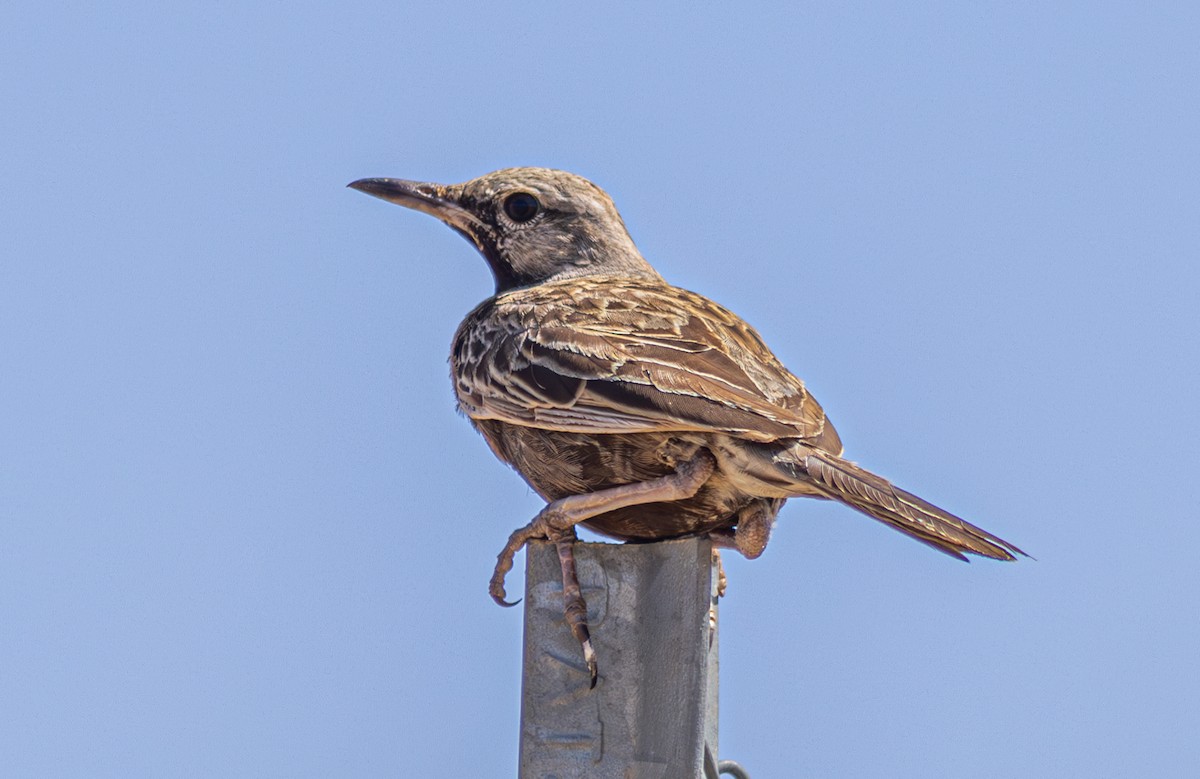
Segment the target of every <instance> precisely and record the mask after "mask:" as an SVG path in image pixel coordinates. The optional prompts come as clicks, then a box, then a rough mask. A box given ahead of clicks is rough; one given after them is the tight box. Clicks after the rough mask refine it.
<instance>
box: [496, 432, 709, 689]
mask: <svg viewBox="0 0 1200 779" xmlns="http://www.w3.org/2000/svg"><path fill="white" fill-rule="evenodd" d="M716 465H717V461H716V459H714V458H713V456H712V454H711V453H709V451H708V450H707V449H701V450H700V451H698V452H697V453H696V455H695V456H694V457H692V459H690V460H688V461H687V462H685V463H683V464H682V465H680V466H679V467H678V468H676V469H675V472H674V473H671V474H667V475H666V476H663V477H660V478H658V479H651V480H650V481H643V482H637V483H636V484H624V485H621V486H620V487H609V488H608V489H604V490H598V491H596V492H589V493H586V494H583V495H571V496H569V497H566V498H560V499H559V500H556V501H554V502H552V503H550V504H549V505H547V506H546V508H544V509H542V510H541V511H540V512H538V515H537V516H536V517H534V518H533V521H532V522H530V523H529V524H528V525H526V526H525V527H522V528H518V529H517V530H515V531H513V533H512V535H511V536H509V538H508V543H507V544H505V545H504V549H503V550H501V552H500V554H499V555H497V557H496V569H495V570H494V571H493V572H492V581H491V583H490V585H489V587H488V592H490V593H491V596H492V599H493V600H495V601H496V602H497V603H499V604H500V605H501V606H513V605H515V603H509V602H508V601H507V600H505V596H506V593H505V591H504V576H505V574H507V573H508V572H509V571H510V570H512V566H513V557H514V556H515V555H516V553H517V552H518V551H520V550H521V548H522V547H523V546H525V544H526V543H528V542H529V541H531V540H532V539H535V538H547V539H549V540H551V541H553V542H554V543H555V545H556V546H557V547H558V558H559V562H560V563H561V564H562V572H563V597H564V601H565V606H566V617H567V623H568V624H569V625H570V626H571V632H572V633H573V634H574V635H575V637H576V638H577V639H578V640H579V642H580V643H581V644H583V645H584V654H585V655H587V654H588V653H589V652H590V650H591V645H590V641H589V640H588V632H587V610H586V607H584V604H583V596H582V595H581V594H580V589H579V580H578V578H577V577H576V575H575V555H574V552H573V546H574V543H575V538H576V537H575V525H577V524H579V523H580V522H583V521H585V520H588V519H591V518H592V517H597V516H600V515H601V514H605V513H608V512H609V511H615V510H617V509H622V508H627V507H629V506H639V505H641V504H643V503H659V502H669V501H673V500H683V499H684V498H690V497H691V496H693V495H695V494H696V492H697V491H698V490H699V489H700V487H701V486H702V485H703V484H704V482H705V481H707V480H708V477H709V476H711V475H712V472H713V470H714V469H715V468H716ZM567 531H570V532H569V533H568V532H567ZM594 663H595V658H594V656H593V657H592V659H591V660H590V661H589V663H588V665H589V670H590V671H591V673H592V684H593V685H595V682H596V671H595V667H594Z"/></svg>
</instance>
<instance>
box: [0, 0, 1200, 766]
mask: <svg viewBox="0 0 1200 779" xmlns="http://www.w3.org/2000/svg"><path fill="white" fill-rule="evenodd" d="M644 5H645V4H616V5H611V6H610V7H608V8H607V9H605V10H598V9H595V8H590V7H587V6H585V5H583V4H569V7H568V4H561V5H559V4H541V3H526V4H499V3H479V4H475V5H471V4H461V3H442V4H436V3H403V2H402V3H397V2H378V3H353V2H350V3H340V4H336V5H335V4H329V6H328V7H323V6H321V5H315V4H306V3H293V4H279V3H257V4H246V3H238V4H213V3H205V4H196V5H195V6H194V7H190V8H189V7H185V6H180V5H177V4H166V5H164V4H158V3H140V4H139V3H119V2H117V3H102V4H97V3H29V2H20V0H18V2H15V3H13V2H9V3H5V4H4V5H3V7H2V8H0V29H2V30H3V31H4V32H3V44H2V45H0V72H2V73H3V74H4V75H3V78H2V79H0V141H2V147H3V152H2V154H0V172H2V174H3V175H0V196H2V203H3V208H2V209H0V254H2V255H3V256H2V258H0V773H2V774H3V775H5V776H38V777H55V776H72V777H76V776H114V777H115V776H120V777H130V776H156V777H157V776H175V775H179V776H288V777H299V776H312V777H326V776H389V775H390V776H445V777H465V776H472V777H473V776H505V775H511V774H512V773H513V772H514V768H515V764H516V749H517V727H518V715H519V684H520V679H519V673H520V654H519V653H520V640H521V624H520V623H521V615H520V610H502V609H499V608H497V607H496V606H494V605H493V604H492V602H491V600H490V599H489V598H488V597H487V592H486V586H487V581H488V577H489V575H490V573H491V569H492V564H493V561H494V556H495V554H496V552H497V551H498V550H499V548H500V547H501V545H502V544H503V542H504V540H505V539H506V538H507V536H508V533H509V531H510V530H512V529H513V528H514V527H516V526H518V525H520V524H523V523H525V522H526V521H527V520H528V519H529V518H530V517H531V516H532V515H533V514H534V513H535V512H536V511H537V509H538V508H539V500H538V498H537V496H536V495H534V494H533V493H532V492H531V491H530V490H529V489H528V488H527V487H526V486H525V485H524V483H523V482H521V481H520V479H519V478H518V477H517V476H516V475H515V474H513V473H512V472H511V471H509V470H508V469H506V468H505V467H504V466H503V465H501V464H499V463H498V462H496V461H495V460H494V458H493V457H492V455H491V453H490V452H489V451H488V449H487V447H486V446H485V444H484V443H483V441H482V440H481V439H478V437H477V436H476V435H475V434H474V433H473V432H472V431H471V430H470V427H469V426H468V424H467V423H466V422H465V421H464V420H463V419H461V418H459V417H458V416H457V415H456V414H455V413H454V408H453V403H452V395H451V390H450V386H449V383H448V381H447V376H446V372H447V371H446V364H445V361H446V357H447V353H448V344H449V340H450V336H451V334H452V333H453V331H454V328H455V326H456V324H457V323H458V321H459V320H460V319H461V317H462V316H463V314H464V313H465V312H466V311H468V310H469V309H470V308H471V307H472V306H473V305H475V303H477V302H478V301H479V300H481V299H483V298H484V297H485V296H487V295H488V294H490V291H491V279H490V277H489V274H488V272H487V269H486V267H485V266H484V264H483V262H482V261H481V259H480V258H479V257H478V256H477V255H476V254H475V252H474V250H473V249H472V248H471V247H470V246H469V245H468V244H467V243H465V242H464V241H463V240H462V239H461V238H459V237H457V236H455V235H454V234H453V233H451V232H450V231H449V230H448V229H446V228H445V227H443V226H442V225H440V224H438V223H437V222H436V221H434V220H433V219H430V218H429V217H427V216H423V215H420V214H416V213H413V212H408V211H405V210H403V209H400V208H397V207H395V206H391V205H388V204H384V203H382V202H380V201H377V200H372V199H370V198H367V197H364V196H363V195H361V194H360V193H357V192H354V191H350V190H347V189H345V184H346V183H347V182H349V181H351V180H353V179H357V178H360V177H365V176H396V177H404V178H418V179H428V180H438V181H447V182H451V181H461V180H465V179H468V178H472V177H474V176H476V175H479V174H481V173H484V172H487V171H490V170H493V169H496V168H500V167H507V166H512V165H545V166H550V167H561V168H566V169H570V170H572V171H575V172H578V173H581V174H583V175H585V176H588V177H589V178H592V179H593V180H595V181H596V182H597V183H599V184H600V185H601V186H603V187H605V188H606V189H607V190H608V191H609V192H610V193H611V194H612V196H613V197H614V199H615V200H616V202H617V204H618V206H619V207H620V209H621V211H622V213H623V215H624V217H625V220H626V222H627V224H628V226H629V228H630V230H631V232H632V234H633V236H634V239H635V240H636V241H637V242H638V244H639V246H640V247H641V248H642V250H643V251H644V253H645V254H646V255H647V257H648V258H649V259H650V260H651V262H653V263H654V264H655V265H656V267H657V268H658V269H659V270H660V271H661V272H662V273H663V274H664V275H665V276H666V277H667V278H668V279H669V280H671V281H672V282H674V283H676V284H679V285H680V286H684V287H687V288H690V289H695V290H698V291H701V292H703V293H705V294H708V295H709V296H711V297H713V298H715V299H717V300H719V301H721V302H722V303H724V304H725V305H727V306H729V307H730V308H732V309H733V310H735V311H737V312H738V313H740V314H742V315H743V316H744V317H745V318H746V319H747V320H749V321H750V322H752V323H753V324H755V325H756V326H757V327H758V328H759V330H760V331H761V332H762V333H763V335H764V336H765V337H766V339H767V341H768V342H769V343H770V344H771V345H772V347H773V348H774V349H775V351H776V352H777V353H778V354H779V356H780V357H781V358H782V359H783V361H784V362H785V363H786V364H787V365H788V366H789V367H791V368H792V369H793V370H794V371H795V372H796V373H797V374H798V375H800V376H802V377H803V378H804V379H805V380H806V381H807V382H808V385H809V387H810V388H811V389H812V390H813V392H814V393H815V394H816V396H817V398H818V399H819V400H820V401H821V402H822V404H823V405H824V406H825V409H826V410H827V411H828V413H829V414H830V417H831V418H832V420H833V421H834V422H835V424H836V425H837V427H838V430H839V431H840V433H841V435H842V438H843V440H844V441H845V443H846V448H847V454H848V456H850V457H851V458H853V459H855V460H857V461H859V462H861V463H863V464H864V465H866V466H868V467H871V468H872V469H874V470H877V471H879V472H880V473H882V474H885V475H887V476H890V477H892V478H893V479H895V480H896V481H897V482H898V483H900V484H902V485H904V486H906V487H908V488H910V489H912V490H913V491H915V492H918V493H919V494H921V495H922V496H924V497H926V498H928V499H930V500H933V501H935V502H937V503H939V504H941V505H944V506H945V507H947V508H949V509H951V510H953V511H956V512H958V513H961V514H963V515H964V516H966V517H968V518H969V519H971V520H973V521H975V522H977V523H978V524H980V525H982V526H984V527H985V528H987V529H989V530H991V531H993V532H995V533H997V534H999V535H1001V536H1002V537H1004V538H1006V539H1008V540H1011V541H1012V542H1014V543H1016V544H1017V545H1019V546H1021V547H1023V548H1024V549H1026V550H1027V551H1029V552H1030V553H1031V554H1033V555H1034V556H1036V557H1037V561H1036V562H1033V561H1023V562H1020V563H1017V564H1008V565H1001V564H997V563H991V562H988V561H978V562H975V563H972V564H971V565H963V564H961V563H958V562H955V561H953V560H951V559H949V558H947V557H944V556H942V555H939V554H936V553H935V552H933V551H931V550H929V549H927V548H925V547H924V546H921V545H919V544H916V543H914V542H912V541H910V540H908V539H906V538H904V537H902V536H900V535H899V534H897V533H894V532H891V531H889V530H887V529H886V528H884V527H883V526H881V525H879V524H877V523H874V522H872V521H870V520H868V519H866V518H864V517H862V516H860V515H858V514H856V513H855V512H853V511H850V510H849V509H845V508H842V507H839V506H836V505H830V504H824V503H817V502H805V501H799V500H798V501H793V502H792V503H790V504H789V505H788V506H787V507H786V508H785V509H784V511H783V513H782V514H781V517H780V521H779V524H778V526H777V528H776V532H775V536H774V538H773V540H772V543H771V546H770V547H769V548H768V550H767V552H766V554H765V555H764V556H763V557H762V558H761V559H759V560H755V561H752V562H748V561H745V560H740V559H733V558H732V557H727V563H726V565H727V569H728V573H729V578H730V583H729V594H728V598H727V599H726V600H725V601H724V602H723V606H722V619H723V628H722V637H721V642H722V646H721V649H722V658H721V659H722V668H721V673H722V676H721V683H722V684H721V753H722V756H724V757H728V758H734V759H737V760H740V761H741V762H742V763H743V764H744V765H745V766H746V767H747V768H749V769H750V770H751V772H752V775H753V776H754V777H755V779H767V778H768V777H797V776H813V777H835V776H848V777H882V776H888V777H929V776H970V777H1012V776H1022V777H1064V776H1080V777H1085V776H1086V777H1094V776H1105V777H1109V776H1113V777H1115V776H1163V777H1165V776H1195V775H1196V771H1197V770H1198V766H1200V740H1198V739H1197V738H1196V732H1197V722H1198V719H1200V717H1198V715H1200V711H1198V708H1200V704H1198V703H1197V701H1198V700H1200V680H1198V678H1197V676H1198V671H1197V658H1198V657H1200V620H1198V618H1197V601H1198V599H1200V585H1198V583H1197V582H1198V578H1200V573H1198V570H1197V562H1196V549H1197V548H1198V547H1200V523H1198V522H1197V509H1196V498H1195V483H1196V479H1197V472H1198V469H1200V457H1198V449H1200V447H1198V444H1197V440H1198V439H1200V424H1198V422H1200V415H1198V412H1197V400H1196V387H1197V365H1198V364H1200V348H1198V345H1197V344H1198V334H1200V327H1198V325H1200V315H1198V314H1197V311H1196V306H1197V301H1198V299H1200V294H1198V293H1200V290H1198V287H1200V283H1198V282H1200V271H1198V270H1197V265H1198V264H1197V253H1198V249H1200V240H1198V239H1200V219H1198V217H1200V197H1198V195H1200V141H1198V139H1200V100H1198V99H1197V74H1198V73H1200V48H1198V47H1197V40H1200V12H1198V11H1197V10H1196V9H1197V6H1196V5H1195V4H1194V3H1179V4H1170V3H1165V4H1156V10H1148V6H1146V5H1145V4H1134V3H1130V4H1126V5H1117V4H1111V3H1098V4H1092V3H1088V4H1073V5H1072V4H1054V5H1058V6H1060V7H1059V8H1058V9H1057V10H1052V9H1051V8H1050V7H1049V5H1050V4H1042V3H989V4H975V3H972V4H966V3H945V4H937V5H917V6H915V7H912V8H908V9H906V10H898V9H896V8H895V7H894V4H879V5H872V4H829V5H830V6H833V9H832V10H830V9H828V8H826V9H820V8H811V7H805V6H801V5H798V4H795V3H778V4H776V5H775V7H773V8H763V7H758V8H754V9H751V8H748V7H746V5H742V4H734V3H725V4H694V3H691V4H682V3H681V4H674V5H667V4H662V5H658V6H656V7H655V8H654V9H647V8H645V7H643V6H644ZM747 5H748V4H747ZM522 560H523V557H522V558H519V559H518V568H517V570H516V572H514V574H513V579H512V581H513V582H514V583H515V584H516V585H517V588H518V589H519V583H520V581H521V561H522Z"/></svg>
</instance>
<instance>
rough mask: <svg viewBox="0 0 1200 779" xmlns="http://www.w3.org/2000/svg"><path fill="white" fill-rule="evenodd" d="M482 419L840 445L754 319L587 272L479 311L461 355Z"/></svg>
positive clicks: (676, 292)
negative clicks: (745, 319)
mask: <svg viewBox="0 0 1200 779" xmlns="http://www.w3.org/2000/svg"><path fill="white" fill-rule="evenodd" d="M451 363H452V370H453V374H454V379H455V386H456V389H457V391H458V395H459V402H460V405H461V407H462V409H463V410H464V412H465V413H467V415H469V416H471V417H472V418H475V419H497V420H502V421H505V422H509V423H512V424H517V425H526V426H550V427H553V428H555V429H561V430H565V431H574V432H593V433H628V432H657V431H719V432H724V433H728V434H731V435H735V436H738V437H743V438H747V439H751V440H758V441H773V440H778V439H781V438H801V439H806V440H810V441H813V442H815V443H816V444H817V445H819V446H820V447H821V448H822V449H825V450H827V451H833V452H840V451H841V445H840V442H839V441H838V439H837V434H836V433H835V432H834V431H833V427H832V425H830V424H829V423H828V421H827V420H826V418H825V413H824V411H823V410H822V409H821V407H820V405H819V404H818V403H817V402H816V400H814V399H813V398H812V396H811V395H810V394H809V393H808V390H807V389H806V388H805V387H804V384H803V382H801V381H800V380H799V379H798V378H796V377H795V376H793V375H792V374H791V373H790V372H789V371H788V370H787V369H786V368H784V366H783V365H782V363H780V362H779V360H778V359H777V358H776V357H775V355H774V354H772V353H771V351H770V350H769V349H768V348H767V346H766V344H764V343H763V341H762V339H761V338H760V337H759V335H758V333H756V332H755V331H754V330H753V329H752V328H751V327H750V326H749V325H747V324H745V323H744V322H743V321H742V320H741V319H739V318H738V317H737V316H735V315H734V314H732V313H731V312H729V311H728V310H726V309H724V308H722V307H721V306H718V305H717V304H716V303H713V302H712V301H710V300H708V299H707V298H704V297H701V296H700V295H696V294H694V293H691V292H687V291H685V290H681V289H678V288H675V287H670V286H668V285H666V284H665V283H662V282H658V281H654V280H650V279H643V280H632V279H618V278H597V277H589V278H584V279H572V280H566V281H559V282H552V283H547V284H541V285H538V286H536V287H531V288H527V289H522V290H514V291H511V292H508V293H505V294H503V295H500V296H498V297H496V298H493V299H491V300H489V301H487V302H485V303H484V304H483V305H481V306H480V307H479V308H477V309H476V310H475V311H474V312H472V314H471V315H470V316H468V318H467V320H466V321H465V322H464V323H463V325H462V326H461V327H460V329H459V332H458V334H457V335H456V337H455V348H454V352H453V356H452V358H451Z"/></svg>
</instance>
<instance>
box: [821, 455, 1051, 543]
mask: <svg viewBox="0 0 1200 779" xmlns="http://www.w3.org/2000/svg"><path fill="white" fill-rule="evenodd" d="M804 464H805V469H806V470H807V472H808V476H809V478H811V479H812V480H813V482H814V483H815V484H816V486H817V487H819V488H820V489H821V491H822V492H824V493H825V494H826V495H827V496H828V497H830V498H832V499H834V500H836V501H839V502H841V503H845V504H846V505H847V506H850V507H851V508H854V509H858V510H859V511H861V512H862V513H864V514H866V515H868V516H870V517H873V518H874V519H878V520H879V521H881V522H884V523H886V524H888V525H891V526H892V527H894V528H896V529H897V530H899V531H900V532H902V533H906V534H908V535H910V536H912V537H913V538H915V539H917V540H918V541H921V542H922V543H925V544H928V545H929V546H932V547H933V548H935V549H937V550H939V551H942V552H945V553H946V554H948V555H951V556H952V557H957V558H958V559H960V560H966V559H967V558H966V557H965V556H964V553H966V554H976V555H981V556H983V557H991V558H993V559H995V560H1015V559H1017V558H1016V557H1015V555H1021V556H1023V557H1028V555H1026V554H1025V553H1024V552H1022V551H1021V550H1020V549H1018V548H1017V547H1015V546H1013V545H1012V544H1010V543H1008V542H1007V541H1005V540H1004V539H1002V538H997V537H996V536H994V535H992V534H991V533H989V532H987V531H986V530H983V529H982V528H978V527H975V526H974V525H972V524H971V523H970V522H967V521H966V520H965V519H962V518H961V517H956V516H954V515H953V514H951V513H950V512H948V511H943V510H942V509H940V508H938V507H937V506H935V505H933V504H932V503H929V502H927V501H924V500H922V499H920V498H918V497H917V496H916V495H913V494H912V493H910V492H905V491H904V490H902V489H900V488H899V487H896V486H895V485H893V484H892V483H891V482H889V481H888V480H887V479H884V478H883V477H881V476H876V475H875V474H873V473H871V472H870V471H868V470H865V469H863V468H860V467H858V466H857V465H855V464H854V463H852V462H850V461H848V460H843V459H842V458H840V457H837V456H836V455H832V454H828V453H825V452H819V451H814V452H810V453H809V454H808V456H807V457H806V458H805V460H804Z"/></svg>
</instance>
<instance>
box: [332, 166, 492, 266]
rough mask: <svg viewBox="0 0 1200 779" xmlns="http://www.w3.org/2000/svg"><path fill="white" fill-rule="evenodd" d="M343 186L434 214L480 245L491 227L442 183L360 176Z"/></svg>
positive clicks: (481, 245)
mask: <svg viewBox="0 0 1200 779" xmlns="http://www.w3.org/2000/svg"><path fill="white" fill-rule="evenodd" d="M346 186H348V187H350V188H351V189H357V190H358V191H359V192H365V193H366V194H368V195H372V196H374V197H377V198H379V199H381V200H386V201H388V202H389V203H395V204H396V205H398V206H404V207H405V208H411V209H413V210H416V211H421V212H424V213H426V214H429V215H430V216H433V217H437V218H438V219H440V220H441V221H443V222H445V223H446V224H448V225H449V226H450V227H452V228H454V229H455V230H457V231H458V232H460V233H462V234H463V235H465V236H466V237H467V238H469V239H470V240H471V241H472V242H473V243H474V244H475V245H476V246H478V247H480V248H481V249H482V247H483V245H484V240H485V238H486V237H487V236H488V235H489V234H490V233H491V230H490V228H488V226H487V225H486V224H485V223H484V222H482V221H481V220H480V219H479V217H477V216H475V215H474V214H472V213H471V212H470V211H468V210H467V209H465V208H463V207H462V206H461V205H459V204H458V202H457V201H456V200H455V199H454V198H453V196H452V195H451V194H450V193H449V188H448V187H446V186H444V185H442V184H432V183H429V182H426V181H407V180H405V179H359V180H358V181H352V182H350V183H349V184H347V185H346Z"/></svg>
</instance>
